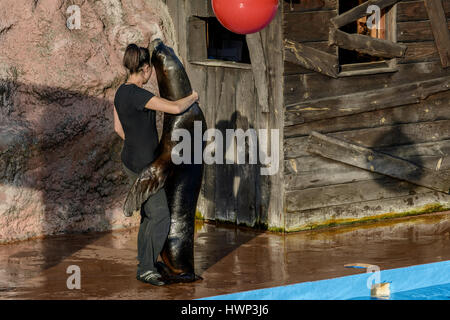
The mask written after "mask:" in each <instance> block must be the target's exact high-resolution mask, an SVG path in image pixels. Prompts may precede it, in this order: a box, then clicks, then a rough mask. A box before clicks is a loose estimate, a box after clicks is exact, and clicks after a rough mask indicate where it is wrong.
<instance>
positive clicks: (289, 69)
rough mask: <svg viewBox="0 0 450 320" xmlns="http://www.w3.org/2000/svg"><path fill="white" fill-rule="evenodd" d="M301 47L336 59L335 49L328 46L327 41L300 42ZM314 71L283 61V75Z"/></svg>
mask: <svg viewBox="0 0 450 320" xmlns="http://www.w3.org/2000/svg"><path fill="white" fill-rule="evenodd" d="M302 45H305V46H308V47H311V48H314V49H317V50H320V51H322V52H326V53H328V54H331V55H333V56H335V57H336V59H337V47H336V46H329V45H328V41H318V42H302ZM312 72H314V71H312V70H309V69H306V68H304V67H302V66H300V65H298V64H294V63H291V62H289V61H286V60H285V61H284V74H285V75H288V74H304V73H312Z"/></svg>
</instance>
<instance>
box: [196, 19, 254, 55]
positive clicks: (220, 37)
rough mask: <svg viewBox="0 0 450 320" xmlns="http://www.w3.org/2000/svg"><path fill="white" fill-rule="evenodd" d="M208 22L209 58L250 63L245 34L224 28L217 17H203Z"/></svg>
mask: <svg viewBox="0 0 450 320" xmlns="http://www.w3.org/2000/svg"><path fill="white" fill-rule="evenodd" d="M202 20H205V22H206V47H207V50H208V59H214V60H224V61H235V62H241V63H250V54H249V51H248V47H247V42H246V40H245V35H241V34H236V33H233V32H231V31H229V30H228V29H226V28H224V27H223V26H222V25H221V24H220V22H219V21H218V20H217V18H214V17H213V18H202Z"/></svg>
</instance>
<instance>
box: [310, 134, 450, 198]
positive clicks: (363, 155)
mask: <svg viewBox="0 0 450 320" xmlns="http://www.w3.org/2000/svg"><path fill="white" fill-rule="evenodd" d="M307 151H308V152H309V153H312V154H318V155H320V156H322V157H325V158H328V159H332V160H336V161H339V162H343V163H346V164H349V165H352V166H355V167H358V168H361V169H364V170H368V171H371V172H376V173H381V174H384V175H386V176H389V177H392V178H396V179H399V180H404V181H408V182H410V183H413V184H416V185H419V186H423V187H427V188H430V189H433V190H437V191H440V192H444V193H446V194H449V193H450V192H449V190H450V176H448V175H446V174H444V173H443V172H436V171H433V170H430V169H428V168H422V167H419V166H417V165H415V164H414V163H411V162H409V161H406V160H403V159H400V158H395V157H392V156H390V155H388V154H384V153H381V152H377V151H374V150H370V149H368V148H364V147H361V146H358V145H355V144H351V143H348V142H345V141H342V140H339V139H336V138H332V137H330V136H325V135H323V134H320V133H318V132H315V131H313V132H312V133H311V134H310V136H309V140H308V145H307Z"/></svg>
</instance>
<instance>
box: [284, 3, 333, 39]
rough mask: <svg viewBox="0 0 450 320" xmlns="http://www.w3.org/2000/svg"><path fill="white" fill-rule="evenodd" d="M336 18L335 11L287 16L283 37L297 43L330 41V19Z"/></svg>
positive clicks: (297, 13)
mask: <svg viewBox="0 0 450 320" xmlns="http://www.w3.org/2000/svg"><path fill="white" fill-rule="evenodd" d="M335 16H336V11H335V10H333V11H314V12H296V13H291V14H287V15H285V16H284V21H283V37H284V38H289V39H291V40H293V41H297V42H304V41H325V40H328V33H329V30H330V19H331V18H333V17H335Z"/></svg>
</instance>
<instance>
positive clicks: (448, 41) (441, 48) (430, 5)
mask: <svg viewBox="0 0 450 320" xmlns="http://www.w3.org/2000/svg"><path fill="white" fill-rule="evenodd" d="M425 8H426V10H427V13H428V17H429V18H430V23H431V30H432V31H433V36H434V42H435V44H436V47H437V49H438V52H439V56H440V57H441V63H442V66H443V67H444V68H447V67H448V66H450V32H449V31H448V24H447V18H446V17H445V13H444V8H443V6H442V1H441V0H426V1H425Z"/></svg>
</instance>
